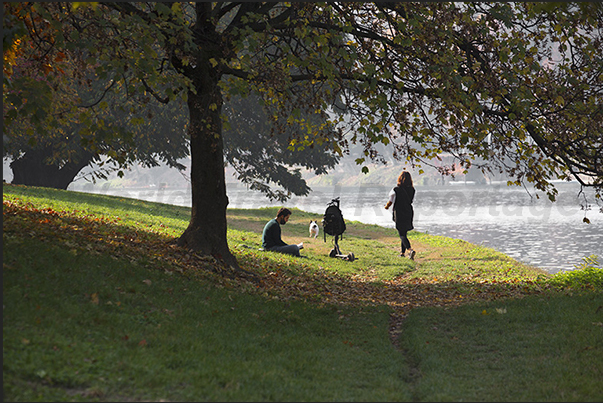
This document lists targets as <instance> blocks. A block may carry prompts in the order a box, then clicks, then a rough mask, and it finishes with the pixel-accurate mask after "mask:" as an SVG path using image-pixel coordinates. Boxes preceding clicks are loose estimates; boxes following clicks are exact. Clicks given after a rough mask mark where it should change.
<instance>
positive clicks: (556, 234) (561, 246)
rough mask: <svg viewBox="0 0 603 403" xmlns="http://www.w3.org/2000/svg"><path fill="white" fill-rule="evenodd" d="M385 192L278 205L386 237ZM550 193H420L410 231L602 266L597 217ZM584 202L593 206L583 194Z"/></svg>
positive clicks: (246, 200) (539, 262)
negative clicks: (330, 216)
mask: <svg viewBox="0 0 603 403" xmlns="http://www.w3.org/2000/svg"><path fill="white" fill-rule="evenodd" d="M227 189H228V198H229V208H258V207H268V206H281V205H283V204H282V203H278V202H270V201H269V200H268V199H266V197H265V196H263V195H262V194H260V193H258V192H253V191H249V190H247V189H246V188H245V186H244V185H239V184H228V186H227ZM390 189H391V187H389V186H385V185H378V184H377V185H363V186H358V187H353V188H344V187H340V186H334V187H331V188H316V189H313V191H312V192H311V194H310V195H309V196H306V197H297V196H293V197H292V198H291V200H289V201H288V202H286V203H285V205H286V206H287V207H297V208H299V209H301V210H304V211H308V212H311V213H316V214H320V215H322V214H323V213H324V210H325V208H326V206H327V204H328V202H329V201H331V199H333V198H334V197H339V198H340V200H341V209H342V211H343V216H344V218H345V219H346V221H360V222H364V223H369V224H378V225H382V226H385V227H390V228H392V229H393V222H392V220H391V212H390V211H387V210H385V209H384V208H383V206H384V205H385V203H386V201H387V195H388V193H389V191H390ZM558 189H559V196H558V197H557V201H556V202H555V203H552V202H550V201H549V200H548V198H547V197H546V196H543V195H542V194H541V193H540V194H539V195H540V198H537V197H536V195H537V193H536V192H531V195H530V194H528V193H527V192H526V190H525V189H523V188H509V187H507V186H506V185H464V184H460V185H448V186H420V187H417V193H416V196H415V201H414V206H415V220H414V224H415V229H416V230H417V231H421V232H426V233H429V234H434V235H443V236H447V237H451V238H459V239H463V240H466V241H468V242H471V243H474V244H477V245H484V246H488V247H491V248H494V249H496V250H499V251H501V252H503V253H505V254H507V255H509V256H511V257H513V258H515V259H517V260H520V261H522V262H525V263H528V264H531V265H534V266H537V267H540V268H542V269H544V270H546V271H548V272H549V273H555V272H558V271H560V270H572V269H574V265H576V264H580V263H581V262H582V258H583V257H585V256H589V255H591V254H595V255H598V256H600V257H601V258H602V259H603V214H601V213H599V212H598V210H597V209H596V208H594V209H593V210H592V211H588V214H587V216H588V218H589V219H590V221H591V224H586V223H584V222H583V221H582V218H583V217H584V215H585V211H584V210H583V209H582V207H581V205H580V204H581V203H582V202H583V200H582V199H581V198H580V197H578V196H577V195H578V191H579V187H578V185H576V184H572V183H561V184H559V185H558ZM589 191H590V190H589ZM97 192H98V193H104V194H115V195H120V196H123V197H133V198H138V199H143V200H149V201H157V202H162V203H169V204H176V205H182V206H190V205H191V195H190V189H147V190H140V189H138V190H136V189H132V190H123V189H120V190H114V189H110V188H105V189H102V188H101V189H100V190H97ZM587 195H589V196H590V200H591V201H592V200H594V199H593V197H592V194H590V193H588V191H587ZM394 231H395V230H394Z"/></svg>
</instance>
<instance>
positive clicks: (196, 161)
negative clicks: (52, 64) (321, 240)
mask: <svg viewBox="0 0 603 403" xmlns="http://www.w3.org/2000/svg"><path fill="white" fill-rule="evenodd" d="M47 4H50V5H47ZM24 9H27V12H29V13H35V14H39V15H41V16H42V18H43V20H44V21H48V24H50V25H51V26H52V27H54V29H55V30H56V32H57V34H56V36H55V40H54V41H53V42H52V46H53V49H54V51H55V52H60V51H61V50H62V49H79V51H81V52H84V53H85V57H82V59H83V60H85V61H86V64H87V65H88V66H94V69H95V75H96V78H97V79H98V80H101V81H105V82H111V80H113V81H115V82H117V83H118V84H119V85H120V86H121V88H123V90H124V91H125V90H127V91H131V92H132V93H140V94H145V95H147V96H149V97H153V98H154V99H156V100H158V101H160V102H171V101H174V100H176V99H179V98H181V99H183V100H184V101H185V102H186V103H187V105H188V111H189V126H188V135H189V139H190V147H191V157H192V167H191V183H192V198H193V200H192V203H193V207H192V211H191V213H192V215H191V223H190V226H189V228H187V230H186V231H185V233H184V234H183V235H182V236H181V237H180V238H179V241H178V242H179V244H180V245H182V246H186V247H189V248H191V249H195V250H199V251H201V252H202V253H207V254H212V255H213V256H214V257H216V258H217V259H222V260H223V261H224V262H225V263H227V264H231V265H234V266H236V259H234V257H233V256H232V254H231V253H230V251H229V249H228V246H227V244H226V218H225V213H226V207H227V205H228V198H227V196H226V189H225V185H224V169H223V166H224V142H223V125H224V122H223V113H222V112H223V105H224V102H225V100H226V101H227V100H228V99H230V98H231V97H235V96H241V97H247V96H248V95H250V94H251V95H254V96H256V97H258V99H261V100H262V102H263V104H264V108H265V110H266V111H268V114H267V117H268V119H270V120H271V121H272V122H273V124H274V125H275V126H274V127H277V128H282V129H284V128H285V127H293V126H297V128H296V130H292V131H291V133H290V134H291V136H290V139H289V147H290V148H291V149H302V148H306V147H311V146H315V147H320V148H323V149H328V150H332V151H334V152H336V153H343V152H345V151H346V150H347V147H348V142H351V143H352V144H361V145H362V146H363V149H364V151H363V153H362V155H359V156H357V159H356V160H357V163H358V164H359V165H363V164H365V163H366V162H368V161H371V160H374V159H377V158H379V153H378V152H377V151H376V146H377V145H379V144H382V145H387V146H388V147H389V148H388V149H389V150H391V152H392V154H393V155H394V156H395V157H396V158H398V159H400V160H405V161H409V162H411V163H413V164H426V163H429V161H430V160H432V159H434V158H435V159H438V158H441V155H442V154H445V153H446V154H450V155H453V156H454V157H455V158H456V161H455V162H454V164H459V165H460V166H461V167H465V168H468V167H470V166H472V165H478V166H479V167H480V168H481V169H483V170H484V171H491V172H496V171H500V172H505V173H506V174H507V175H509V176H511V177H512V178H513V180H512V181H511V183H512V184H517V185H520V184H524V183H532V184H534V186H535V187H536V188H537V189H540V190H543V191H546V192H547V194H548V195H549V197H550V198H551V199H553V200H554V198H555V195H556V189H555V186H554V181H555V180H557V179H562V180H569V179H574V180H577V181H578V182H580V183H581V184H582V185H583V186H592V187H594V188H595V189H596V190H597V193H596V195H597V197H598V198H600V195H601V189H602V187H603V169H602V166H603V164H602V158H603V141H602V130H601V129H602V127H601V125H602V122H603V119H602V117H603V116H602V114H603V108H602V106H601V97H602V94H603V92H602V85H603V79H602V65H603V63H602V59H601V58H602V55H603V49H602V48H603V41H602V40H601V31H602V29H603V18H602V8H601V6H600V5H599V4H598V3H563V5H557V6H556V7H551V6H550V5H547V4H546V3H519V2H508V3H475V2H469V3H456V2H427V3H420V2H418V3H408V2H326V3H318V2H292V3H263V2H228V3H209V2H204V3H179V2H172V3H112V2H100V3H95V5H94V6H93V7H82V6H79V4H78V7H75V6H69V5H67V4H63V3H33V4H32V3H29V6H27V7H24ZM66 27H68V29H67V28H66ZM60 32H61V33H62V32H64V33H62V34H61V33H60ZM55 60H56V59H55ZM5 64H6V62H5ZM312 114H318V115H319V116H323V117H324V116H328V117H329V118H328V121H327V122H324V123H325V125H326V126H324V127H327V128H328V129H327V130H320V128H318V129H317V127H316V124H317V123H321V122H320V119H319V120H314V119H305V118H304V116H308V115H312ZM477 161H479V162H477ZM482 161H483V162H482ZM451 168H452V167H442V168H441V169H442V171H443V172H444V173H447V172H448V171H449V170H450V169H451ZM362 169H366V167H363V168H362Z"/></svg>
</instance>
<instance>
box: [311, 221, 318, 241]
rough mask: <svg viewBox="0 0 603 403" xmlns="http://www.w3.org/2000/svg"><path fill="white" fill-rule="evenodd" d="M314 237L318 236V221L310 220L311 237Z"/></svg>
mask: <svg viewBox="0 0 603 403" xmlns="http://www.w3.org/2000/svg"><path fill="white" fill-rule="evenodd" d="M312 237H314V239H316V238H317V237H318V224H317V223H316V221H314V220H312V221H310V238H312Z"/></svg>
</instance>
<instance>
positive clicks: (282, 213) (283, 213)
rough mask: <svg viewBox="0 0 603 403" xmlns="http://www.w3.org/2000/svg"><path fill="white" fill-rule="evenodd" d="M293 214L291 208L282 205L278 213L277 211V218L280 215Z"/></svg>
mask: <svg viewBox="0 0 603 403" xmlns="http://www.w3.org/2000/svg"><path fill="white" fill-rule="evenodd" d="M288 215H291V210H289V209H288V208H286V207H281V208H280V209H279V211H278V213H276V218H279V217H280V216H285V217H286V216H288Z"/></svg>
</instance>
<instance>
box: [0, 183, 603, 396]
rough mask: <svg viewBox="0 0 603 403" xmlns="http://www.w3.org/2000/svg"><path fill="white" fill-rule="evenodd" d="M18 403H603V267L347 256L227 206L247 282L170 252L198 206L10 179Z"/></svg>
mask: <svg viewBox="0 0 603 403" xmlns="http://www.w3.org/2000/svg"><path fill="white" fill-rule="evenodd" d="M3 202H4V203H3V399H4V400H5V401H141V400H151V401H160V400H162V401H207V400H212V401H215V400H219V401H258V400H259V401H327V400H328V401H457V400H470V401H602V400H603V388H601V379H603V273H602V271H603V270H601V268H600V265H599V263H598V262H597V260H596V259H591V260H588V259H585V262H584V264H583V265H582V267H581V270H575V271H574V272H571V273H567V274H558V275H555V276H552V275H548V274H546V273H545V272H543V271H541V270H539V269H537V268H533V267H530V266H527V265H524V264H522V263H519V262H517V261H515V260H513V259H511V258H509V257H508V256H505V255H503V254H501V253H498V252H496V251H494V250H492V249H489V248H485V247H481V246H476V245H472V244H469V243H467V242H464V241H460V240H456V239H450V238H445V237H439V236H433V235H426V234H422V233H418V232H411V233H410V239H411V242H412V243H413V247H414V248H415V250H417V252H418V253H417V256H416V258H415V261H410V260H408V259H404V258H400V257H399V256H398V248H399V239H398V238H397V234H396V232H395V230H392V229H387V228H382V227H378V226H375V225H367V224H362V223H359V222H353V221H352V222H348V223H347V224H348V225H347V228H348V229H347V231H346V233H345V234H344V237H343V240H341V241H340V242H339V245H340V248H341V250H342V252H343V253H348V252H353V253H354V255H355V256H356V257H357V258H358V259H357V260H355V261H353V262H346V261H342V260H340V259H334V258H329V257H328V254H329V251H330V249H331V248H332V243H331V240H329V238H327V240H326V242H325V241H324V239H323V237H322V234H321V235H320V236H319V238H318V239H313V238H309V237H308V235H309V233H308V223H309V221H310V220H311V219H317V221H318V222H320V219H321V217H320V216H319V215H317V214H312V213H307V212H303V211H300V210H297V209H294V210H293V215H292V217H291V219H290V221H289V223H288V224H287V225H286V226H285V227H284V228H283V235H284V236H283V238H284V239H285V241H288V242H291V243H292V242H296V243H297V242H300V241H303V242H304V245H305V248H304V249H303V250H302V255H304V256H305V257H304V258H301V259H300V258H294V257H290V256H286V255H280V254H277V253H272V252H262V251H259V250H258V249H259V247H260V243H261V230H262V228H263V226H264V224H265V223H266V221H268V220H269V219H270V218H273V217H274V216H275V214H276V210H277V209H276V208H265V209H250V210H246V209H245V210H242V209H229V210H228V216H227V219H228V224H229V231H228V241H229V245H230V248H231V249H232V251H233V253H234V254H235V256H236V257H237V259H238V261H239V263H240V266H241V268H242V269H244V270H245V272H237V271H233V270H232V269H230V268H225V267H223V266H222V265H220V263H219V262H218V261H216V260H215V259H214V258H211V257H207V256H200V255H197V254H196V253H194V252H193V251H188V250H183V249H182V248H178V247H176V246H174V244H173V242H172V241H173V240H174V239H175V238H176V237H178V235H180V234H181V233H182V232H183V231H184V229H185V228H186V226H187V225H188V219H189V214H190V213H189V209H188V208H184V207H179V206H172V205H166V204H160V203H152V202H145V201H140V200H133V199H126V198H119V197H113V196H102V195H91V194H84V193H75V192H69V191H57V190H52V189H43V188H28V187H22V186H12V185H6V184H5V185H4V187H3Z"/></svg>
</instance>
